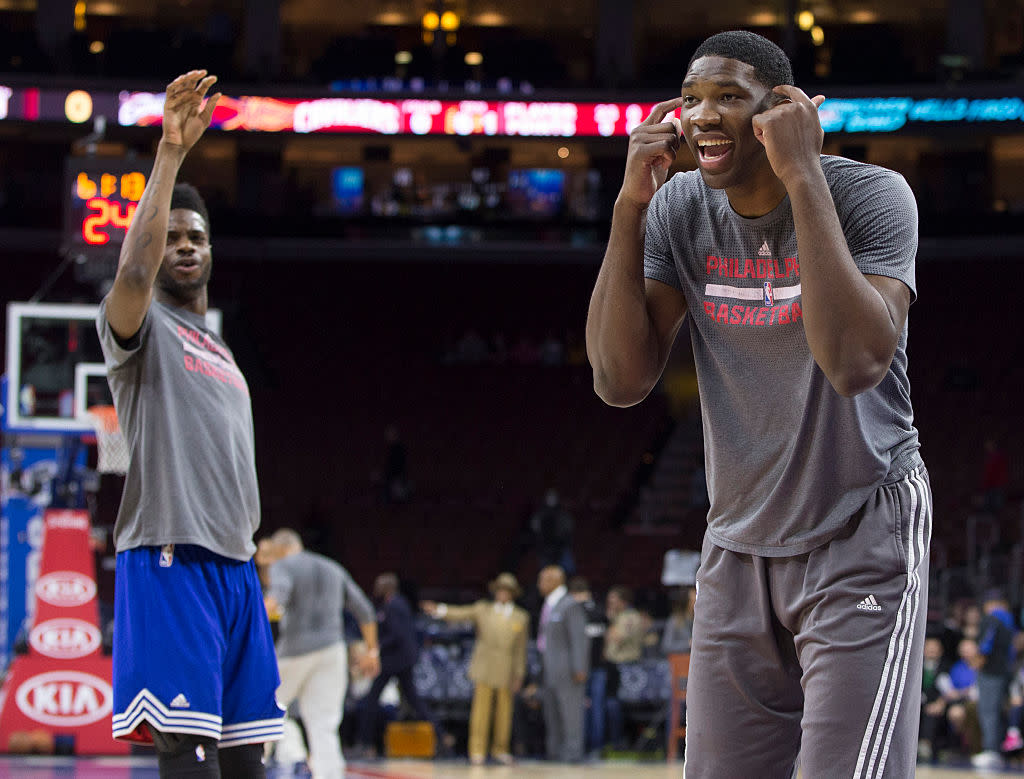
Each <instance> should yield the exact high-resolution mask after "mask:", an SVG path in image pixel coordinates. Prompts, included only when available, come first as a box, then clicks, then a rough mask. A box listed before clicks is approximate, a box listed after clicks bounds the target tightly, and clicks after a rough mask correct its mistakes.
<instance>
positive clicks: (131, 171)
mask: <svg viewBox="0 0 1024 779" xmlns="http://www.w3.org/2000/svg"><path fill="white" fill-rule="evenodd" d="M150 166H151V161H149V160H127V159H124V158H120V157H111V158H104V157H71V158H69V159H68V161H67V166H66V173H65V182H66V185H65V186H66V191H67V195H66V199H65V203H64V211H65V219H64V244H65V246H66V248H68V249H70V250H71V251H74V252H76V253H78V254H83V255H93V256H95V255H105V254H116V253H118V252H119V251H120V248H121V244H122V243H123V242H124V237H125V234H126V233H127V232H128V226H129V225H130V224H131V221H132V217H133V216H135V210H136V209H137V208H138V205H139V200H140V199H141V198H142V192H143V191H144V190H145V188H146V181H147V179H148V171H149V169H150Z"/></svg>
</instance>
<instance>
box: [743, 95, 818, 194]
mask: <svg viewBox="0 0 1024 779" xmlns="http://www.w3.org/2000/svg"><path fill="white" fill-rule="evenodd" d="M773 91H774V93H775V94H776V95H777V100H778V102H777V103H776V104H775V105H774V106H772V107H771V108H769V109H768V110H767V111H764V112H763V113H760V114H758V115H757V116H755V117H754V118H753V120H752V123H753V126H754V136H755V137H756V138H757V140H759V141H760V142H761V143H763V144H764V148H765V152H766V153H767V155H768V162H769V163H770V164H771V166H772V170H774V171H775V175H776V176H778V177H779V179H780V180H781V181H782V182H783V183H786V181H787V179H789V178H791V177H796V176H800V175H802V174H803V173H805V172H806V171H807V170H808V169H809V168H810V167H812V166H820V162H819V157H820V155H821V146H822V142H823V141H824V138H825V132H824V130H822V128H821V121H820V120H819V119H818V108H819V106H821V104H822V103H824V102H825V96H824V95H815V96H814V97H813V98H812V97H808V96H807V93H805V92H804V91H803V90H802V89H799V88H798V87H795V86H792V85H790V84H780V85H779V86H777V87H775V89H774V90H773Z"/></svg>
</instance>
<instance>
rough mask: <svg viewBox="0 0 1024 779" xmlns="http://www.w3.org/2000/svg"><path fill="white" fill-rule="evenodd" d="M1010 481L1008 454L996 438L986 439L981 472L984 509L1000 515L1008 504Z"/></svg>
mask: <svg viewBox="0 0 1024 779" xmlns="http://www.w3.org/2000/svg"><path fill="white" fill-rule="evenodd" d="M1009 482H1010V469H1009V464H1008V463H1007V460H1006V454H1005V452H1003V450H1002V449H1001V448H1000V447H999V443H998V442H997V441H996V440H995V439H994V438H989V439H987V440H986V441H985V464H984V467H983V469H982V473H981V507H982V510H983V511H985V512H987V513H989V514H991V515H993V516H998V515H999V512H1000V511H1002V509H1003V506H1004V505H1005V504H1006V487H1007V485H1008V484H1009Z"/></svg>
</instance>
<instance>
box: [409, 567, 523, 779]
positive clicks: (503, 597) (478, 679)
mask: <svg viewBox="0 0 1024 779" xmlns="http://www.w3.org/2000/svg"><path fill="white" fill-rule="evenodd" d="M491 593H492V594H493V595H494V600H493V601H488V600H480V601H477V602H476V603H473V604H471V605H469V606H451V605H447V604H444V603H434V602H432V601H425V602H424V603H422V604H421V606H422V608H423V610H424V611H425V612H426V613H427V614H429V615H430V616H432V617H435V618H437V619H443V620H445V621H446V622H472V623H473V625H474V627H475V628H476V646H475V647H474V649H473V658H472V660H471V661H470V664H469V678H470V679H472V680H473V682H474V683H475V687H474V689H473V705H472V708H471V709H470V715H469V760H470V762H471V763H472V764H473V765H482V764H483V763H484V761H485V759H486V756H487V733H488V730H490V725H491V711H492V707H493V710H494V731H493V734H494V735H493V739H492V741H491V755H492V756H493V757H494V759H495V760H497V761H498V762H499V763H502V764H504V765H508V764H510V763H511V762H512V754H511V752H510V751H509V741H510V739H511V737H512V700H513V698H514V697H515V695H516V693H517V692H519V688H520V687H521V686H522V684H523V678H524V677H525V675H526V644H527V641H528V639H529V625H530V619H529V616H528V615H527V613H526V611H525V610H523V609H521V608H519V607H518V606H516V605H515V602H514V601H515V599H516V598H518V597H519V595H520V594H521V593H522V590H521V589H520V587H519V582H517V581H516V577H515V576H513V575H512V574H510V573H502V574H499V575H498V577H497V578H496V579H495V580H494V581H493V582H491Z"/></svg>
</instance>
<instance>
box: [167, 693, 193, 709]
mask: <svg viewBox="0 0 1024 779" xmlns="http://www.w3.org/2000/svg"><path fill="white" fill-rule="evenodd" d="M188 707H189V702H188V698H186V697H185V694H184V693H180V692H179V693H178V694H177V695H176V696H175V698H174V700H173V701H171V708H173V709H187V708H188Z"/></svg>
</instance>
